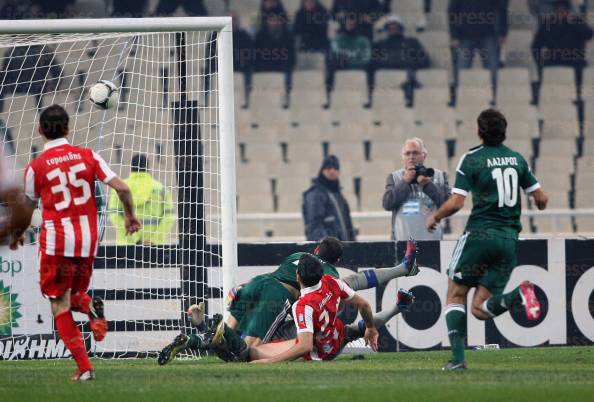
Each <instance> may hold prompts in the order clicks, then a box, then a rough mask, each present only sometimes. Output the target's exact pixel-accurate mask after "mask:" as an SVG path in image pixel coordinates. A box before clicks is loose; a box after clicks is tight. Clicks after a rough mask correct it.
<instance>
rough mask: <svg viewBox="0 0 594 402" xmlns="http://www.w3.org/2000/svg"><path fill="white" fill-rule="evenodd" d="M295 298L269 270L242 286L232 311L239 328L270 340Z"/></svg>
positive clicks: (243, 331)
mask: <svg viewBox="0 0 594 402" xmlns="http://www.w3.org/2000/svg"><path fill="white" fill-rule="evenodd" d="M294 302H295V298H294V297H293V295H292V294H291V292H289V291H288V290H287V289H286V288H285V287H284V286H283V285H282V284H281V283H280V282H279V281H278V280H276V279H275V278H273V277H272V276H270V275H269V274H264V275H259V276H256V277H254V278H253V279H252V280H251V281H249V282H248V283H247V284H245V285H244V286H243V287H242V288H240V289H239V292H238V293H237V296H236V298H235V300H233V302H231V305H230V306H229V312H230V313H231V315H232V316H233V317H234V318H235V319H236V320H237V321H239V332H241V334H242V335H244V336H252V337H256V338H260V339H262V341H264V342H267V341H269V340H270V339H272V336H273V334H274V332H275V331H276V329H277V328H278V327H279V326H280V325H281V324H282V323H284V321H285V319H286V318H287V315H288V314H289V313H290V312H291V307H292V305H293V303H294Z"/></svg>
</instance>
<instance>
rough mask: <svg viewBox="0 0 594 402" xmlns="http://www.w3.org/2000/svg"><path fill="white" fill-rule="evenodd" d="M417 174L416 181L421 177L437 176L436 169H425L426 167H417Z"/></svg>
mask: <svg viewBox="0 0 594 402" xmlns="http://www.w3.org/2000/svg"><path fill="white" fill-rule="evenodd" d="M415 173H416V175H415V180H416V179H417V178H418V177H419V176H425V177H433V176H434V175H435V169H433V168H428V167H425V166H424V165H417V166H415Z"/></svg>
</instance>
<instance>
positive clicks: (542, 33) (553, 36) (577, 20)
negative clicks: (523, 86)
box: [532, 0, 594, 102]
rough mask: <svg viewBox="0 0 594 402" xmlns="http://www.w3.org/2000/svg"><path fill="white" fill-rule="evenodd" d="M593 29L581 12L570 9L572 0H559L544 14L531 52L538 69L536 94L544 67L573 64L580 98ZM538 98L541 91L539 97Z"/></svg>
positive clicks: (577, 92) (577, 94) (577, 95)
mask: <svg viewBox="0 0 594 402" xmlns="http://www.w3.org/2000/svg"><path fill="white" fill-rule="evenodd" d="M593 36H594V31H593V30H592V28H591V27H590V26H589V25H588V23H587V21H586V20H585V19H584V18H582V17H581V16H579V15H577V14H575V13H572V12H571V2H570V1H569V0H558V1H556V2H555V5H554V12H553V13H552V14H549V15H548V16H547V17H545V20H544V21H543V23H541V24H540V25H539V28H538V30H537V32H536V34H535V36H534V40H533V42H532V54H533V56H534V61H535V63H536V67H537V71H538V81H537V83H536V88H537V94H538V92H539V89H540V85H541V83H542V70H543V68H545V67H551V66H566V67H573V68H574V70H575V87H576V99H577V100H578V101H580V100H581V96H582V77H583V70H584V67H586V65H587V61H586V42H588V41H589V40H591V39H592V37H593ZM536 100H537V102H538V95H537V97H536Z"/></svg>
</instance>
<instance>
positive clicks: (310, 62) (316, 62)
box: [296, 52, 325, 73]
mask: <svg viewBox="0 0 594 402" xmlns="http://www.w3.org/2000/svg"><path fill="white" fill-rule="evenodd" d="M324 62H325V57H324V55H323V54H321V53H311V52H299V53H297V66H296V69H297V71H315V72H317V73H320V71H322V70H323V69H324Z"/></svg>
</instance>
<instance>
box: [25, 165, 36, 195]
mask: <svg viewBox="0 0 594 402" xmlns="http://www.w3.org/2000/svg"><path fill="white" fill-rule="evenodd" d="M36 179H37V177H36V175H35V169H34V168H33V165H32V164H29V166H27V169H25V195H26V196H27V197H28V198H29V199H30V200H31V201H34V202H37V201H39V198H40V196H39V190H38V186H37V180H36Z"/></svg>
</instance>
